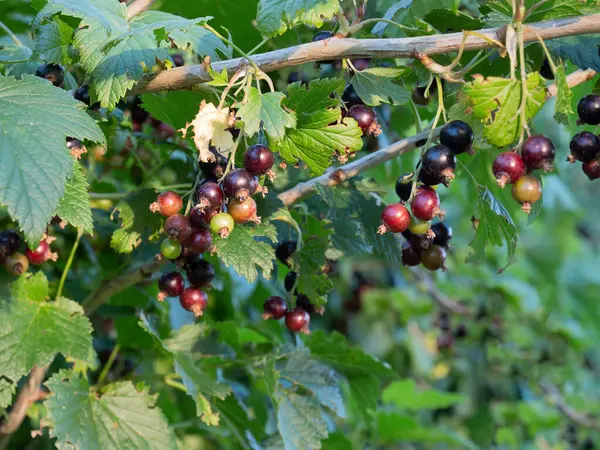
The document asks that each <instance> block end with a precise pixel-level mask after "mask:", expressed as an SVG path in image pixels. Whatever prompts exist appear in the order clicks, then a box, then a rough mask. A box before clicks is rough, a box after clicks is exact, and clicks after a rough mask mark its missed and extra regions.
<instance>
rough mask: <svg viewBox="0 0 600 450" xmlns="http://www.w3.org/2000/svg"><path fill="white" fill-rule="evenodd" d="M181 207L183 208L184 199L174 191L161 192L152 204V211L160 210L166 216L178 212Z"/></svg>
mask: <svg viewBox="0 0 600 450" xmlns="http://www.w3.org/2000/svg"><path fill="white" fill-rule="evenodd" d="M181 208H183V199H182V198H181V196H180V195H179V194H177V193H175V192H173V191H167V192H163V193H161V194H159V195H158V198H157V199H156V201H155V202H154V203H152V204H151V205H150V211H152V212H158V213H160V214H161V215H162V216H164V217H170V216H173V215H175V214H178V213H179V211H181Z"/></svg>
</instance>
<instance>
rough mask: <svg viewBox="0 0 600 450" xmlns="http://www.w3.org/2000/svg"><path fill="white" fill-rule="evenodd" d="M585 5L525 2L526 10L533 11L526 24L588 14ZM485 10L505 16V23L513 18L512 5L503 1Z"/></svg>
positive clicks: (560, 0)
mask: <svg viewBox="0 0 600 450" xmlns="http://www.w3.org/2000/svg"><path fill="white" fill-rule="evenodd" d="M593 1H595V0H593ZM593 1H592V2H589V1H588V3H589V4H590V5H591V3H593ZM584 3H585V0H583V1H580V0H548V1H545V2H544V3H541V4H538V1H537V0H525V9H526V10H530V11H531V12H530V13H529V14H527V19H526V22H528V23H532V22H540V21H542V20H552V19H560V18H563V17H573V16H580V15H582V14H585V13H586V8H585V5H584ZM533 6H535V8H533ZM485 8H486V9H488V10H493V11H495V12H497V13H499V14H501V15H502V16H504V19H505V22H506V21H507V20H510V18H512V9H511V7H510V5H509V4H507V3H506V2H503V1H501V0H493V1H489V2H486V4H485ZM590 14H591V12H590Z"/></svg>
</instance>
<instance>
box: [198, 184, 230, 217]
mask: <svg viewBox="0 0 600 450" xmlns="http://www.w3.org/2000/svg"><path fill="white" fill-rule="evenodd" d="M223 197H224V196H223V190H222V189H221V187H220V186H219V185H218V184H217V183H215V182H214V181H207V182H206V183H203V184H201V185H200V186H198V189H197V190H196V202H197V208H198V209H200V210H203V209H219V208H221V204H222V203H223Z"/></svg>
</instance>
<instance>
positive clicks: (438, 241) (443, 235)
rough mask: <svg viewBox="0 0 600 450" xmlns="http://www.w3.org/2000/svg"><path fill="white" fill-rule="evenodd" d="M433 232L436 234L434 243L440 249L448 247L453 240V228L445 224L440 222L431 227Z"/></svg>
mask: <svg viewBox="0 0 600 450" xmlns="http://www.w3.org/2000/svg"><path fill="white" fill-rule="evenodd" d="M431 231H433V232H434V233H435V237H434V238H433V243H434V244H435V245H439V246H440V247H446V248H447V247H448V245H450V241H451V240H452V227H449V226H448V225H446V224H445V223H444V222H438V223H435V224H433V225H432V226H431Z"/></svg>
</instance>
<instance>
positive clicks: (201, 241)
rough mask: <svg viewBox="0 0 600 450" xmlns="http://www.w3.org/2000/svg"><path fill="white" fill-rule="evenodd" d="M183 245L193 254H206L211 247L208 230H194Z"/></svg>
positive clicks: (210, 237) (211, 242)
mask: <svg viewBox="0 0 600 450" xmlns="http://www.w3.org/2000/svg"><path fill="white" fill-rule="evenodd" d="M183 245H185V247H186V248H187V249H188V250H190V251H192V252H194V253H198V254H201V253H205V252H208V251H210V250H211V249H212V246H213V240H212V234H211V232H210V230H208V229H194V230H193V231H192V234H191V235H190V237H189V238H188V240H187V241H185V242H184V244H183Z"/></svg>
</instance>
